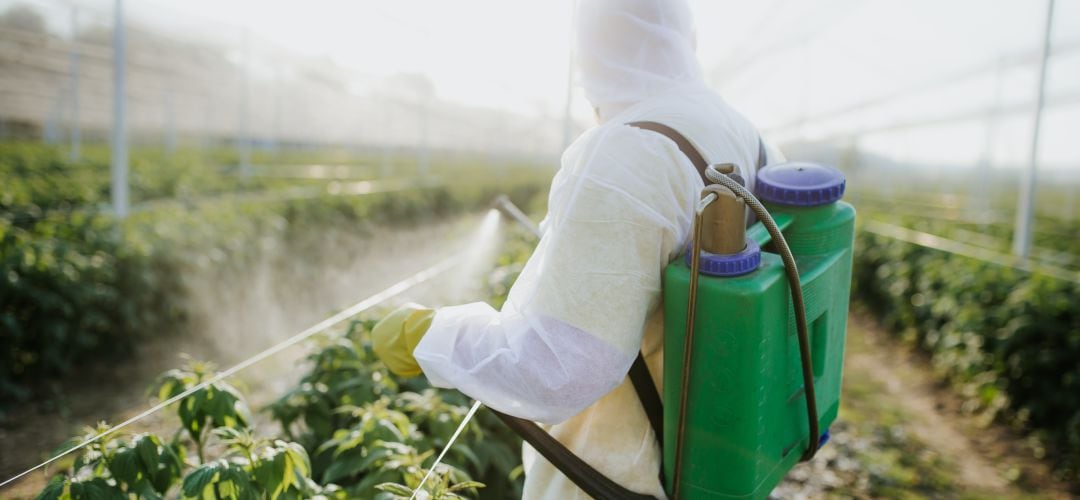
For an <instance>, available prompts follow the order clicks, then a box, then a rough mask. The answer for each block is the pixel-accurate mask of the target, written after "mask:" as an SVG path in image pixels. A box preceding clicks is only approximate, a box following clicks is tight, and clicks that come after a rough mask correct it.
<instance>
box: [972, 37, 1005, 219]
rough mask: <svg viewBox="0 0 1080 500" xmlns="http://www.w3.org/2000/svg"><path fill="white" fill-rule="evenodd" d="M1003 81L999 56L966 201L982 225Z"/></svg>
mask: <svg viewBox="0 0 1080 500" xmlns="http://www.w3.org/2000/svg"><path fill="white" fill-rule="evenodd" d="M1004 82H1005V61H1004V59H1002V58H999V59H998V70H997V75H996V78H995V79H994V105H993V106H991V107H990V110H989V112H988V113H987V115H986V135H985V137H984V140H983V152H982V157H981V158H979V160H978V164H977V166H976V168H975V183H974V186H973V187H974V188H975V189H974V192H973V193H971V196H972V198H973V199H971V200H969V202H968V208H969V209H970V210H972V212H973V213H972V215H973V216H974V218H975V220H976V221H978V222H979V225H980V226H983V227H985V226H986V224H987V223H988V222H989V221H990V210H991V209H992V208H993V207H992V206H991V205H990V198H991V195H990V180H991V176H992V175H993V171H992V166H993V163H994V145H996V144H997V136H998V125H999V121H1000V116H999V115H1000V110H1001V100H1002V88H1003V87H1004Z"/></svg>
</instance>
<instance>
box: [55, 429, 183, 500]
mask: <svg viewBox="0 0 1080 500" xmlns="http://www.w3.org/2000/svg"><path fill="white" fill-rule="evenodd" d="M107 428H108V427H107V426H105V424H104V423H102V424H99V425H98V426H97V427H96V428H88V429H87V432H86V433H85V435H83V436H80V437H79V438H77V439H73V440H71V441H69V442H67V443H65V444H64V445H63V446H62V448H63V449H66V448H68V447H70V446H73V445H75V444H77V443H79V442H83V441H85V440H89V439H90V438H92V437H94V436H95V435H97V434H99V433H100V432H102V431H104V430H106V429H107ZM183 456H184V450H183V448H181V447H178V446H176V445H173V444H166V443H164V442H162V440H161V439H160V438H158V437H157V436H154V435H151V434H139V435H136V436H134V437H133V438H132V440H131V441H130V442H127V441H124V440H122V439H108V440H99V441H96V442H94V443H92V444H90V445H89V446H87V447H86V449H85V451H84V452H83V453H82V454H81V455H80V456H79V457H78V458H77V459H76V460H75V463H74V465H72V467H71V473H70V474H66V475H65V474H61V475H57V476H55V477H53V478H52V480H51V481H49V484H48V485H47V486H46V487H45V489H44V490H43V491H42V492H41V494H40V495H38V497H37V498H38V499H42V500H44V499H69V498H70V499H80V498H125V499H126V498H128V497H129V496H131V495H134V496H137V497H139V498H163V497H164V496H165V494H166V493H167V492H168V491H169V489H170V488H171V487H172V486H173V485H174V484H175V483H176V482H177V481H178V480H179V479H180V477H181V471H182V469H183V466H184V460H183Z"/></svg>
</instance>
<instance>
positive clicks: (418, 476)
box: [375, 465, 484, 500]
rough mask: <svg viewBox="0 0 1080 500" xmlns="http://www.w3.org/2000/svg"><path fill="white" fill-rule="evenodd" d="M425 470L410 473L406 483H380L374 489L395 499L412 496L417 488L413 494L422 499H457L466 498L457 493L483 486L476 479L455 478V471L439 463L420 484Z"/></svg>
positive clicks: (469, 491) (467, 491)
mask: <svg viewBox="0 0 1080 500" xmlns="http://www.w3.org/2000/svg"><path fill="white" fill-rule="evenodd" d="M427 472H428V471H427V469H420V470H418V471H416V472H415V473H412V474H410V475H409V476H408V478H407V479H406V481H407V484H400V483H382V484H379V485H376V486H375V489H377V490H379V491H385V492H387V493H389V494H390V495H391V497H390V498H393V499H395V500H400V499H406V500H409V499H411V498H413V497H414V493H413V492H416V490H417V488H420V491H419V492H417V493H418V494H416V495H415V497H416V498H422V499H424V500H459V499H465V498H468V497H465V496H462V495H460V494H459V493H472V494H475V493H476V490H478V489H480V488H483V487H484V484H483V483H479V482H476V481H468V480H460V481H458V480H456V479H455V475H456V474H457V471H455V470H454V469H453V468H452V467H447V466H444V465H440V466H439V467H438V468H437V469H436V470H435V472H433V473H432V474H431V477H429V478H428V480H427V482H426V483H424V484H423V485H421V484H420V481H422V480H423V478H424V475H425V474H427Z"/></svg>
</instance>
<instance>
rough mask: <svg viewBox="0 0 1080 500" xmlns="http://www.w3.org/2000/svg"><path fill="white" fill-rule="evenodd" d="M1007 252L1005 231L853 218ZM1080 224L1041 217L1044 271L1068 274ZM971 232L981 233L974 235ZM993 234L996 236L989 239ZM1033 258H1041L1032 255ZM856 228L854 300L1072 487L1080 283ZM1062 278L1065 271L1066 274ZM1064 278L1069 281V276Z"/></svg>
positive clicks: (925, 220) (1077, 436)
mask: <svg viewBox="0 0 1080 500" xmlns="http://www.w3.org/2000/svg"><path fill="white" fill-rule="evenodd" d="M860 218H861V219H863V222H864V224H865V223H866V222H867V221H868V220H884V221H888V222H890V223H893V224H897V225H900V226H903V227H906V228H909V229H912V230H917V231H920V232H925V233H930V234H935V235H939V236H945V237H951V238H955V239H958V240H960V241H962V242H964V244H966V245H970V246H980V247H984V248H987V249H990V250H994V251H999V252H1004V251H1007V248H1008V240H1007V239H1006V238H1005V236H1006V233H1005V231H1006V229H1005V228H1003V227H1001V225H1000V224H999V225H994V224H991V225H989V227H987V226H986V225H982V224H979V223H976V222H963V221H944V220H940V219H934V218H933V217H932V216H927V217H915V216H904V217H900V216H896V215H895V214H888V213H881V212H876V211H874V210H872V209H871V210H864V211H863V212H861V213H860ZM1078 234H1080V224H1077V223H1075V222H1072V223H1070V222H1066V221H1061V220H1052V219H1040V220H1039V221H1037V232H1036V245H1038V246H1039V247H1041V248H1042V249H1043V252H1042V254H1043V255H1042V256H1043V257H1048V256H1049V257H1055V258H1056V261H1055V262H1051V263H1050V264H1051V265H1054V266H1058V268H1059V269H1060V268H1065V269H1075V266H1076V265H1077V261H1076V258H1077V255H1080V248H1078V246H1077V245H1078V244H1080V240H1078V239H1077V238H1076V235H1078ZM972 235H977V236H978V237H973V236H972ZM995 237H997V238H998V239H995ZM1034 257H1036V258H1038V257H1039V255H1037V254H1036V255H1034ZM1004 264H1007V263H1006V262H989V261H987V260H980V259H976V258H972V257H969V256H963V255H957V254H954V253H950V252H947V251H943V250H941V249H935V248H929V247H927V246H922V245H917V244H914V243H910V242H906V241H902V240H899V239H895V238H891V237H888V236H884V235H881V234H875V233H874V232H872V231H867V230H862V231H859V233H858V237H857V240H856V249H855V267H854V283H853V294H854V296H855V297H856V298H857V299H858V300H860V301H861V302H862V303H864V304H865V305H867V306H869V308H870V310H872V311H874V312H875V313H876V314H877V315H878V317H879V320H880V321H881V322H882V324H883V325H884V326H886V327H887V328H888V329H890V330H891V331H893V332H896V333H897V334H898V335H900V336H901V337H902V338H903V339H904V340H905V341H906V342H908V343H910V344H911V345H912V346H915V347H916V348H918V349H920V350H922V351H923V352H925V353H927V354H928V355H929V358H930V359H931V361H932V363H933V366H934V368H935V370H936V371H937V372H938V374H939V375H940V376H941V377H942V378H943V379H944V380H947V381H949V382H950V383H951V384H952V385H953V386H954V387H955V388H956V390H957V392H958V394H959V396H960V397H962V398H963V399H964V401H965V404H964V408H965V409H966V410H967V411H970V412H971V413H974V414H977V415H980V416H981V417H982V419H983V421H984V422H987V423H989V422H994V421H996V422H1004V423H1007V424H1009V425H1012V426H1015V427H1016V428H1018V429H1020V430H1023V431H1026V432H1030V433H1031V436H1032V437H1033V438H1034V439H1035V441H1036V442H1037V443H1038V444H1037V446H1036V454H1037V455H1046V456H1048V457H1049V458H1051V459H1052V460H1053V461H1054V462H1055V463H1056V464H1057V465H1058V469H1059V472H1060V473H1061V474H1062V476H1063V479H1064V480H1065V481H1066V482H1067V483H1068V482H1072V483H1073V484H1076V478H1077V476H1076V473H1077V469H1078V468H1080V306H1078V305H1077V299H1078V298H1080V283H1078V282H1077V281H1076V280H1070V279H1066V278H1062V277H1060V276H1057V277H1055V276H1049V275H1045V274H1042V273H1040V272H1037V271H1036V272H1034V273H1032V272H1027V271H1022V270H1019V269H1017V268H1014V267H1011V266H1009V265H1004ZM1065 272H1067V271H1065ZM1067 276H1068V275H1067V274H1066V277H1067Z"/></svg>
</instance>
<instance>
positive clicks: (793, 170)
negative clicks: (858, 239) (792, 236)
mask: <svg viewBox="0 0 1080 500" xmlns="http://www.w3.org/2000/svg"><path fill="white" fill-rule="evenodd" d="M845 184H846V181H845V179H844V173H843V172H841V171H839V170H837V169H835V168H833V167H827V166H825V165H819V164H817V163H807V162H796V161H792V162H787V163H778V164H776V165H769V166H767V167H765V168H762V169H761V170H760V171H759V172H758V176H757V184H756V185H755V186H754V195H756V196H757V197H758V198H759V199H761V200H762V201H767V202H770V203H776V204H777V205H787V206H793V207H815V206H818V205H828V204H829V203H834V202H836V201H839V200H840V198H842V197H843V196H844V186H845Z"/></svg>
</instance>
